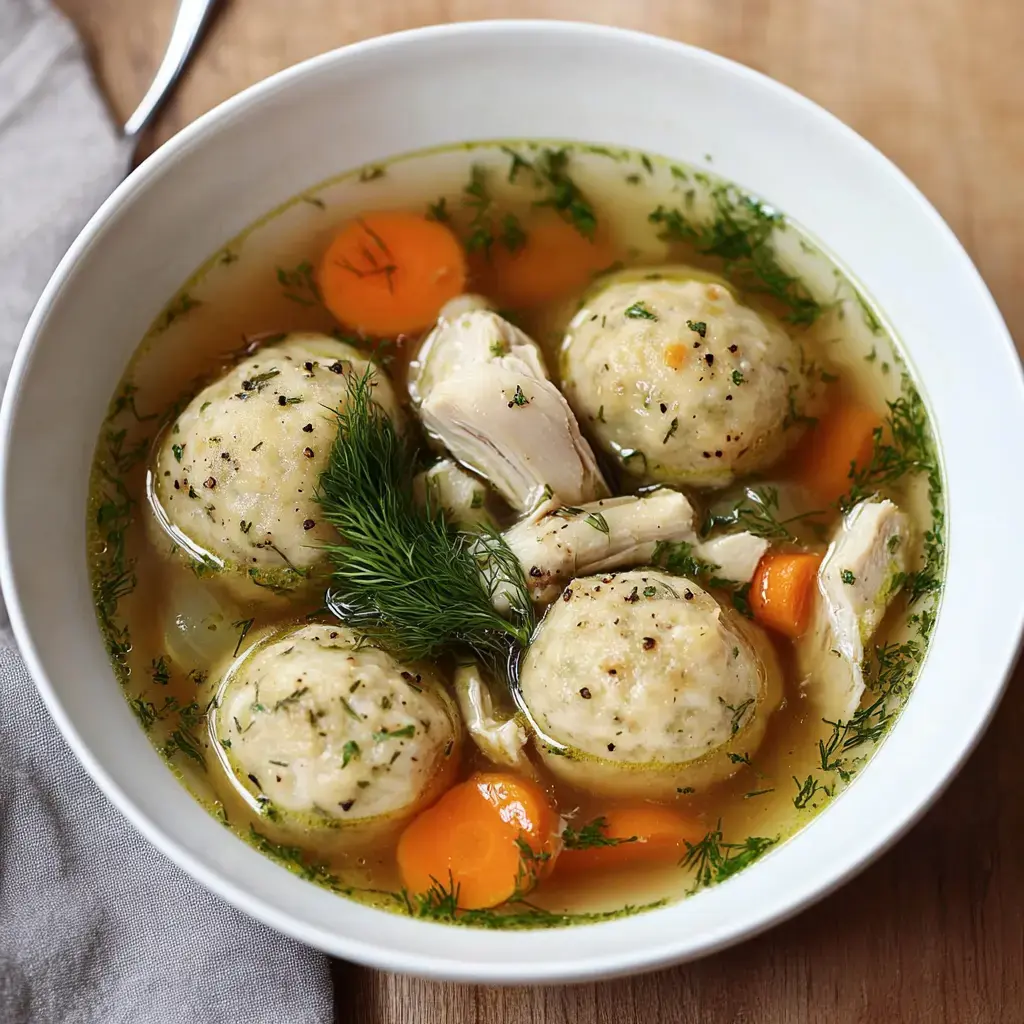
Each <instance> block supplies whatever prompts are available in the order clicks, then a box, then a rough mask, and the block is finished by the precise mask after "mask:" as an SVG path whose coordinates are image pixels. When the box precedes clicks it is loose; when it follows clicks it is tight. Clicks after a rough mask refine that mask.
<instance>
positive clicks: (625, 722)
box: [88, 140, 945, 929]
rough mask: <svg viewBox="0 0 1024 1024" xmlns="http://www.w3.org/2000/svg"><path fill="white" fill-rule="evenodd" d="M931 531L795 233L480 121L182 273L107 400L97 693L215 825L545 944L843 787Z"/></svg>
mask: <svg viewBox="0 0 1024 1024" xmlns="http://www.w3.org/2000/svg"><path fill="white" fill-rule="evenodd" d="M439 318H440V319H439ZM239 338H242V339H243V345H242V347H241V348H239V341H238V339H239ZM765 353H767V354H768V355H765ZM944 508H945V505H944V498H943V479H942V471H941V464H940V459H939V453H938V450H937V447H936V443H935V438H934V435H933V431H932V426H931V423H930V420H929V415H928V410H927V407H926V404H925V402H924V400H923V398H922V396H921V395H920V393H919V392H918V390H917V388H916V386H915V383H914V379H913V376H912V373H911V370H910V368H909V367H908V366H907V363H906V360H905V358H904V356H903V354H902V353H901V351H900V350H899V348H898V346H897V344H896V342H895V339H894V338H893V337H892V336H891V334H890V332H889V329H888V325H887V324H886V322H885V320H884V318H883V317H882V316H881V315H880V313H879V312H878V311H877V310H875V309H874V308H873V306H872V305H871V303H870V302H869V301H868V300H867V299H866V298H865V296H864V294H863V292H862V291H861V290H860V289H859V288H858V287H857V285H856V284H855V283H853V282H851V281H850V280H849V279H848V278H847V277H846V276H845V275H844V273H843V272H842V270H841V269H840V268H839V267H838V266H836V265H835V263H834V261H832V260H831V259H830V257H829V256H828V255H827V253H826V252H825V251H824V250H823V249H822V247H821V246H820V245H819V244H818V243H816V242H815V241H814V240H813V239H811V238H809V237H808V236H807V235H806V234H805V233H804V232H803V231H802V230H801V229H800V228H799V227H798V226H797V225H794V224H792V223H790V222H789V221H787V220H786V218H785V216H784V215H783V214H782V213H781V212H780V211H777V210H775V209H774V208H773V207H772V206H770V205H769V204H768V203H767V202H766V201H764V200H762V199H760V198H758V197H756V196H752V195H749V194H747V193H746V192H744V191H743V190H742V188H740V187H739V186H737V185H734V184H732V183H729V182H726V181H722V180H720V179H718V178H716V177H715V176H714V175H712V174H710V173H709V172H708V171H707V170H706V169H703V168H694V167H689V166H684V165H680V164H670V163H667V162H665V161H664V160H662V159H660V158H658V157H655V156H651V155H647V154H642V153H634V152H631V151H628V150H622V149H618V148H614V149H613V148H608V147H604V146H586V145H569V144H567V145H559V144H552V143H547V142H530V141H522V140H512V141H509V142H507V143H506V144H504V145H491V144H486V145H484V144H481V145H470V146H463V147H452V148H450V149H444V150H436V151H431V152H426V153H420V154H413V155H411V156H409V157H406V158H402V159H396V160H394V161H392V162H389V163H388V164H387V165H372V166H367V167H364V168H361V169H357V170H356V171H354V172H351V173H349V174H346V175H342V176H341V177H339V178H336V179H332V180H330V181H327V182H324V183H322V184H319V185H317V186H315V187H314V188H312V189H308V190H306V191H305V192H303V193H302V194H300V195H298V196H296V197H295V199H294V200H292V201H290V202H289V203H286V204H285V205H284V206H282V207H281V208H280V209H279V210H277V211H274V212H273V213H272V214H271V215H269V216H268V217H266V218H263V219H262V220H261V221H260V222H259V223H258V224H257V225H255V226H254V227H253V228H251V229H250V230H248V231H246V232H245V233H243V234H242V235H241V236H239V237H237V238H234V239H230V240H228V241H227V242H226V244H225V245H224V246H223V247H222V248H221V249H220V250H219V251H218V252H217V253H215V254H214V255H213V256H212V257H211V258H210V260H209V261H208V262H207V263H206V264H205V265H204V266H203V267H202V268H200V270H199V271H197V273H196V274H195V275H194V276H193V277H192V278H191V279H190V280H189V281H187V282H185V283H184V284H183V287H182V289H181V291H180V292H179V293H178V294H177V295H175V296H173V297H172V298H171V300H170V301H169V302H168V305H167V306H166V308H165V309H164V310H163V311H161V313H160V315H159V316H158V317H157V318H156V319H155V321H154V323H153V325H152V327H151V329H150V331H149V332H148V333H147V335H146V337H145V338H144V339H142V342H141V344H140V348H139V350H138V352H137V354H136V356H135V357H134V359H133V360H132V362H131V364H130V366H129V367H128V368H127V370H126V372H125V375H124V378H123V380H122V382H121V384H120V387H119V389H118V391H117V393H116V394H115V396H114V398H113V399H112V401H111V405H110V408H109V410H108V415H107V419H106V421H105V422H104V424H103V428H102V432H101V435H100V437H99V440H98V443H97V447H96V454H95V458H94V464H93V473H92V484H91V492H90V501H89V509H88V516H89V557H90V564H91V567H92V580H93V590H94V596H95V604H96V611H97V619H98V622H99V627H100V630H101V633H102V635H103V637H104V641H105V643H106V645H107V650H108V653H109V655H110V658H111V662H112V665H113V667H114V671H115V674H116V675H117V677H118V679H119V680H120V682H121V684H122V686H123V687H124V691H125V695H126V699H127V701H128V703H129V706H130V708H131V709H132V711H133V712H134V714H135V716H136V717H137V719H138V721H139V723H140V726H141V727H142V728H143V729H144V730H145V732H146V733H147V735H148V736H149V737H150V739H151V740H152V742H153V744H154V747H155V748H156V749H157V750H158V751H159V752H160V754H161V755H162V756H163V757H164V758H165V759H166V760H167V762H168V764H169V765H170V766H171V768H172V770H173V771H175V772H176V773H177V774H178V775H179V776H180V778H181V779H182V781H183V783H184V784H185V785H186V786H187V787H188V788H189V789H190V790H191V791H192V792H193V793H194V794H195V796H196V797H197V798H198V799H199V800H201V801H202V802H203V803H204V804H205V805H206V806H207V807H208V808H209V809H210V810H211V813H214V814H215V815H216V816H217V817H218V818H219V820H221V821H222V822H224V824H225V825H226V826H227V827H228V828H230V829H232V830H233V831H234V832H235V833H236V834H237V835H238V836H239V837H240V838H241V839H243V840H245V841H247V842H249V843H250V844H252V845H253V846H254V847H255V848H256V849H258V850H259V851H261V852H262V853H264V854H265V855H267V856H268V857H271V858H273V859H274V860H276V861H277V862H278V863H280V864H281V865H282V866H284V867H286V868H287V869H288V870H291V871H292V872H294V873H295V874H297V875H298V876H299V877H301V878H303V879H304V880H306V881H309V882H312V883H314V884H317V885H321V886H323V887H324V888H326V889H328V890H330V891H332V892H334V893H337V894H339V895H341V896H345V897H347V898H351V899H355V900H359V901H361V902H364V903H367V904H369V905H371V906H374V907H377V908H380V909H383V910H388V911H390V912H394V913H401V914H407V915H409V916H412V917H416V918H421V919H425V920H430V921H437V922H443V923H448V924H455V925H460V926H464V927H474V928H492V929H493V928H509V929H517V928H550V927H564V926H568V925H572V924H576V923H593V922H598V921H603V920H608V919H613V918H616V917H619V916H622V915H624V914H631V913H637V912H640V911H644V910H648V909H653V908H655V907H659V906H663V905H664V904H665V903H666V902H668V901H670V900H675V899H681V898H685V897H688V896H689V895H691V894H695V893H698V892H699V891H700V890H703V889H705V888H708V887H709V886H713V885H717V884H720V883H722V882H725V881H727V880H728V879H729V878H730V877H732V875H734V874H735V873H737V872H738V871H740V870H742V869H744V868H746V867H747V866H748V865H750V864H752V863H754V862H755V861H756V860H758V859H759V858H760V857H762V856H770V855H771V852H772V851H773V850H774V849H775V848H776V847H777V846H778V845H780V844H781V843H783V842H785V841H786V840H787V839H788V838H789V837H790V836H791V835H792V834H793V833H794V832H796V831H798V830H799V829H800V828H801V827H802V826H803V825H804V824H806V823H807V821H809V820H810V818H811V817H812V816H813V815H815V814H817V813H819V812H821V811H822V810H824V809H825V808H827V806H828V804H829V802H830V801H831V800H832V799H834V797H835V796H836V795H837V794H838V793H840V792H841V791H842V790H843V788H844V787H845V786H846V785H848V784H851V783H852V782H853V781H854V780H855V778H856V774H857V772H858V771H859V770H860V769H861V768H862V767H863V766H864V765H865V764H866V762H867V761H868V760H869V758H870V757H871V754H872V753H873V751H874V750H875V749H876V747H877V745H878V743H879V742H881V741H882V740H883V739H884V737H885V735H886V733H887V732H888V730H889V729H890V728H891V727H892V726H893V724H894V723H895V722H896V721H897V719H898V717H899V713H900V710H901V708H902V706H903V704H904V702H905V701H906V699H907V697H908V695H909V693H910V690H911V688H912V686H913V683H914V680H915V677H916V676H917V674H918V672H919V671H920V668H921V665H922V664H923V662H924V659H925V656H926V653H927V647H928V643H929V640H930V638H931V634H932V631H933V629H934V626H935V622H936V616H937V611H938V604H939V600H940V598H941V592H942V584H943V574H944V571H945V550H944V538H945V524H944ZM680 638H690V639H680ZM680 680H682V682H680ZM683 706H685V707H686V708H687V709H688V710H687V713H686V714H685V715H683V714H682V713H681V712H680V713H679V714H677V713H676V711H675V710H674V709H675V708H677V707H683ZM666 708H668V709H670V710H669V711H666V710H665V709H666ZM313 762H315V763H316V764H318V765H320V766H324V765H330V766H332V767H331V768H330V770H327V771H323V770H319V769H318V771H317V772H315V773H313V772H311V771H310V766H311V764H312V763H313ZM463 835H466V836H470V837H473V836H475V837H478V838H479V837H481V836H486V837H487V842H486V843H485V844H484V845H485V846H486V848H487V849H488V850H491V851H492V853H491V854H488V855H487V856H486V857H480V856H477V855H476V854H475V853H474V851H476V850H477V849H478V848H479V847H480V844H479V843H477V844H475V845H473V849H472V850H470V848H469V847H468V846H464V845H462V840H461V839H460V838H459V837H460V836H463ZM467 842H469V841H468V840H467Z"/></svg>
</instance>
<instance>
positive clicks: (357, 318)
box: [317, 211, 466, 337]
mask: <svg viewBox="0 0 1024 1024" xmlns="http://www.w3.org/2000/svg"><path fill="white" fill-rule="evenodd" d="M317 279H318V283H319V285H320V291H321V293H322V295H323V301H324V305H325V306H326V307H327V308H328V309H329V310H330V311H331V313H333V314H334V316H335V317H337V318H338V320H339V321H340V322H341V323H343V324H345V325H346V326H348V327H353V328H355V329H356V330H358V331H362V332H364V333H366V334H376V335H383V336H386V337H393V336H394V335H396V334H403V333H410V332H413V331H419V330H423V329H424V328H426V327H429V326H430V325H431V324H432V323H433V322H434V320H435V319H436V318H437V314H438V313H439V312H440V309H441V307H442V306H443V305H444V304H445V303H446V302H448V300H449V299H453V298H455V296H456V295H459V294H461V293H462V292H463V291H464V290H465V285H466V258H465V255H464V254H463V251H462V246H461V245H460V244H459V240H458V239H457V238H456V237H455V235H454V234H453V233H452V232H451V231H450V230H449V229H448V228H446V227H445V226H444V225H443V224H439V223H437V222H436V221H431V220H427V218H426V217H421V216H420V215H419V214H415V213H405V212H401V211H393V212H385V213H368V214H366V216H364V217H358V218H356V220H353V221H350V222H349V223H348V224H346V225H345V226H344V227H343V228H342V229H341V230H340V231H339V232H338V234H337V235H335V236H334V240H333V241H332V242H331V244H330V246H329V247H328V249H327V252H325V253H324V256H323V259H322V260H321V261H320V268H319V273H318V275H317Z"/></svg>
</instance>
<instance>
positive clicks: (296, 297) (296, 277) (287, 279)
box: [277, 260, 320, 306]
mask: <svg viewBox="0 0 1024 1024" xmlns="http://www.w3.org/2000/svg"><path fill="white" fill-rule="evenodd" d="M277 283H278V284H279V285H280V286H281V288H282V289H283V294H284V297H285V298H286V299H291V301H292V302H295V303H297V304H298V305H300V306H315V305H317V304H318V303H319V302H320V289H319V287H318V286H317V283H316V278H315V277H314V275H313V264H312V263H310V262H309V260H303V261H302V262H301V263H299V264H298V265H297V266H296V267H295V268H294V269H293V270H285V268H284V267H278V268H277Z"/></svg>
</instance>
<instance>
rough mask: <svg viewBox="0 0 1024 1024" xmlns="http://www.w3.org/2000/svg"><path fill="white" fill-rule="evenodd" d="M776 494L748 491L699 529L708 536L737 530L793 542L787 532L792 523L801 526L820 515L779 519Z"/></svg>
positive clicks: (773, 491)
mask: <svg viewBox="0 0 1024 1024" xmlns="http://www.w3.org/2000/svg"><path fill="white" fill-rule="evenodd" d="M778 512H779V490H778V488H777V487H760V488H758V487H748V488H747V490H746V494H745V495H744V497H742V498H741V499H740V500H739V501H737V502H736V504H735V505H734V506H733V507H732V508H731V509H730V510H729V511H728V512H720V513H712V512H710V511H709V512H708V514H707V516H706V518H705V520H704V523H703V525H702V527H701V533H702V535H703V536H705V537H706V536H707V535H708V534H709V533H710V532H711V531H712V530H714V529H715V528H716V527H719V526H724V527H736V528H738V529H741V530H746V531H747V532H748V533H752V534H754V535H755V536H757V537H764V538H765V539H766V540H782V541H792V540H795V539H796V538H795V537H794V535H793V533H792V531H791V530H790V529H789V526H790V524H791V523H799V522H803V521H804V520H807V519H813V518H814V517H815V516H817V515H820V514H821V513H820V512H801V513H800V514H799V515H795V516H788V517H787V518H785V519H780V518H779V516H778Z"/></svg>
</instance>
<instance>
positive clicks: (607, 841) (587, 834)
mask: <svg viewBox="0 0 1024 1024" xmlns="http://www.w3.org/2000/svg"><path fill="white" fill-rule="evenodd" d="M607 829H608V819H607V818H605V817H600V818H594V820H593V821H588V822H587V823H586V824H585V825H584V826H583V827H582V828H580V829H574V828H573V827H572V826H571V825H566V827H565V828H564V829H563V830H562V842H563V843H564V844H565V848H566V849H567V850H591V849H594V848H595V847H600V846H621V845H622V844H623V843H635V842H638V841H639V838H640V837H639V836H610V835H608V832H607Z"/></svg>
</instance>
